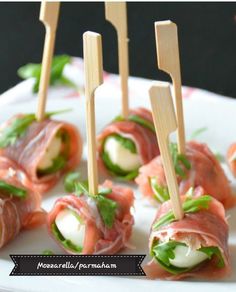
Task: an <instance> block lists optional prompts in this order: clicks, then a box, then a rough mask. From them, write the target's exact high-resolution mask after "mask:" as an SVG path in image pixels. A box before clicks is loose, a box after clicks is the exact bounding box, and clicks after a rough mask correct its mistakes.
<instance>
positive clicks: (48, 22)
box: [36, 1, 60, 121]
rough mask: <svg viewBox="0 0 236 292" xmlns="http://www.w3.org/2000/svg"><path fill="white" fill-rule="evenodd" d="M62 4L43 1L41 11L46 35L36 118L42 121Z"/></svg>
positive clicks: (41, 19)
mask: <svg viewBox="0 0 236 292" xmlns="http://www.w3.org/2000/svg"><path fill="white" fill-rule="evenodd" d="M59 8H60V2H46V1H42V3H41V9H40V16H39V19H40V21H42V22H43V24H44V26H45V29H46V35H45V41H44V49H43V60H42V70H41V77H40V84H39V95H38V107H37V113H36V117H37V120H38V121H42V120H43V119H44V116H45V108H46V100H47V91H48V85H49V82H50V75H51V74H50V73H51V64H52V57H53V52H54V44H55V37H56V29H57V22H58V15H59Z"/></svg>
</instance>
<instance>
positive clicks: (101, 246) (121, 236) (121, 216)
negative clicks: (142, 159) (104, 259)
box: [48, 181, 134, 254]
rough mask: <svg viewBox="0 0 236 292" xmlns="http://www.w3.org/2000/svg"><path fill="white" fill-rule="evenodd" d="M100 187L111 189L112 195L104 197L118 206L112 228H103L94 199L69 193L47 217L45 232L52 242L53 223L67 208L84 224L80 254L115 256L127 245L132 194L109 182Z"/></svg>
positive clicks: (130, 191) (68, 251)
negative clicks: (50, 236) (49, 235)
mask: <svg viewBox="0 0 236 292" xmlns="http://www.w3.org/2000/svg"><path fill="white" fill-rule="evenodd" d="M102 186H103V187H105V188H112V193H110V194H108V195H106V197H107V198H109V199H111V200H113V201H115V202H117V204H118V208H117V210H116V217H115V221H114V224H113V226H112V228H108V227H106V226H105V225H104V223H103V220H102V218H101V216H100V213H99V210H98V208H97V206H96V202H95V201H94V199H92V198H89V197H88V196H86V195H81V196H76V195H74V194H72V195H67V196H65V197H62V198H60V199H58V200H57V201H56V203H55V205H54V207H53V209H52V210H51V212H49V214H48V229H49V233H50V234H51V235H52V236H53V238H54V239H56V238H55V237H54V235H53V233H52V224H53V223H54V222H55V219H56V217H57V215H58V214H59V213H60V211H62V210H64V209H65V208H69V209H71V210H73V211H75V212H76V213H77V214H78V215H79V216H80V217H81V219H82V220H83V222H84V224H85V238H84V245H83V250H82V254H115V253H117V252H118V251H120V250H121V249H123V248H125V247H126V246H128V240H129V238H130V236H131V232H132V226H133V224H134V219H133V216H132V214H131V212H130V209H131V207H132V206H133V202H134V195H133V192H132V190H131V189H129V188H123V187H120V186H113V185H112V183H111V182H110V181H105V183H104V184H103V185H102ZM56 241H57V239H56ZM57 243H58V244H59V245H60V246H61V247H62V248H63V249H64V250H65V251H66V252H67V253H70V254H75V252H73V251H71V250H69V249H65V247H64V246H63V244H62V243H61V242H59V241H57Z"/></svg>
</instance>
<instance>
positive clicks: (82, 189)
mask: <svg viewBox="0 0 236 292" xmlns="http://www.w3.org/2000/svg"><path fill="white" fill-rule="evenodd" d="M74 192H75V193H76V195H77V196H81V195H82V194H84V195H86V196H90V197H94V196H92V195H90V194H89V186H88V181H83V182H79V183H75V190H74Z"/></svg>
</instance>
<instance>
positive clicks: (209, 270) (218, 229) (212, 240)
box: [144, 188, 231, 280]
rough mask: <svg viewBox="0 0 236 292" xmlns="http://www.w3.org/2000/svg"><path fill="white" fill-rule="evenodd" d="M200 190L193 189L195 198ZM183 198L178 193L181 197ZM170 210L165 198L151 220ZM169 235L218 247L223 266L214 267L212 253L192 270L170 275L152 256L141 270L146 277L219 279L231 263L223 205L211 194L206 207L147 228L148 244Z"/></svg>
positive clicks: (192, 245)
mask: <svg viewBox="0 0 236 292" xmlns="http://www.w3.org/2000/svg"><path fill="white" fill-rule="evenodd" d="M203 193H204V191H203V189H202V188H198V189H197V190H196V196H195V198H197V197H199V196H200V195H202V194H203ZM185 199H186V198H185V197H182V201H184V200H185ZM169 210H171V203H170V201H167V202H165V203H163V204H162V205H161V207H160V208H159V210H158V212H157V215H156V218H155V220H154V222H157V221H158V219H159V218H161V217H162V216H163V215H165V214H166V213H167V212H168V211H169ZM163 238H165V240H168V239H171V240H174V241H180V242H184V243H185V244H187V245H188V246H189V247H190V248H192V249H198V248H200V247H201V246H204V247H212V246H215V247H218V248H219V250H220V251H221V254H222V257H223V259H224V264H225V265H224V267H221V268H219V267H217V259H216V257H215V256H213V257H212V258H211V259H210V260H207V261H205V262H203V263H202V264H201V265H198V266H197V267H195V268H194V269H193V270H190V271H188V272H184V273H182V274H177V275H173V274H171V273H170V272H167V271H165V270H164V269H163V268H162V267H161V266H160V265H159V263H158V262H157V261H156V260H155V259H154V258H153V259H152V260H151V261H150V262H149V263H148V264H147V265H146V266H145V269H144V270H145V272H146V274H147V276H148V277H149V278H152V279H155V278H159V279H166V280H180V279H183V278H187V277H194V278H206V279H219V278H223V277H226V276H228V275H229V274H230V271H231V266H230V260H229V250H228V224H227V221H226V218H225V211H224V207H223V205H222V204H221V203H220V202H218V201H217V200H216V199H214V198H213V197H212V199H211V201H210V202H209V208H208V209H202V210H200V211H198V212H196V213H187V214H185V216H184V218H183V219H182V220H179V221H175V222H172V223H169V224H168V225H164V226H162V227H160V229H158V230H154V229H153V228H152V229H151V233H150V241H149V247H150V248H151V246H152V244H153V241H154V240H162V239H163Z"/></svg>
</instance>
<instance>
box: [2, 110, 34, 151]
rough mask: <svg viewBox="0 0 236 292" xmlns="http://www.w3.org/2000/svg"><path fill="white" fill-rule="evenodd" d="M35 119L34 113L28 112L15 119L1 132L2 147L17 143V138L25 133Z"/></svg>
mask: <svg viewBox="0 0 236 292" xmlns="http://www.w3.org/2000/svg"><path fill="white" fill-rule="evenodd" d="M33 121H35V115H34V114H27V115H24V116H22V117H18V118H16V119H14V120H13V121H12V123H11V124H10V125H9V126H7V127H6V128H4V129H3V130H2V131H1V132H0V148H5V147H7V146H8V145H13V144H15V142H16V141H17V139H18V138H20V137H22V136H23V135H24V134H25V132H26V130H27V128H28V127H29V125H30V124H31V123H32V122H33Z"/></svg>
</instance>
